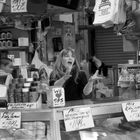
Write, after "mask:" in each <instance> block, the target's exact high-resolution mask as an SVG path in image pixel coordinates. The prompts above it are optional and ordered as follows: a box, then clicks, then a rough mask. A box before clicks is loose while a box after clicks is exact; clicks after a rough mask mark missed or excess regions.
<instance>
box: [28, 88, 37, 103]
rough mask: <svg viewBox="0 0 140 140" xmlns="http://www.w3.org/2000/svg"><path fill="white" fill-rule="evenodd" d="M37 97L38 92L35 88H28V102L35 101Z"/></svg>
mask: <svg viewBox="0 0 140 140" xmlns="http://www.w3.org/2000/svg"><path fill="white" fill-rule="evenodd" d="M38 98H39V93H38V92H37V90H36V88H33V87H32V88H31V89H30V94H29V102H36V101H37V99H38Z"/></svg>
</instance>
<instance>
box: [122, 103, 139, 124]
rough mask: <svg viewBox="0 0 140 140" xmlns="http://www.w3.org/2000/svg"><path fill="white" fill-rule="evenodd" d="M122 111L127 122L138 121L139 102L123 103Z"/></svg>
mask: <svg viewBox="0 0 140 140" xmlns="http://www.w3.org/2000/svg"><path fill="white" fill-rule="evenodd" d="M122 109H123V112H124V115H125V117H126V119H127V121H128V122H131V121H139V120H140V102H128V103H123V104H122Z"/></svg>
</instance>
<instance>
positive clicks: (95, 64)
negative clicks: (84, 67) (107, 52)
mask: <svg viewBox="0 0 140 140" xmlns="http://www.w3.org/2000/svg"><path fill="white" fill-rule="evenodd" d="M89 62H91V74H95V72H96V70H99V75H102V76H105V77H107V76H108V68H107V66H106V65H105V64H104V63H103V62H102V61H101V60H100V59H98V58H97V57H96V56H92V57H91V58H90V59H89Z"/></svg>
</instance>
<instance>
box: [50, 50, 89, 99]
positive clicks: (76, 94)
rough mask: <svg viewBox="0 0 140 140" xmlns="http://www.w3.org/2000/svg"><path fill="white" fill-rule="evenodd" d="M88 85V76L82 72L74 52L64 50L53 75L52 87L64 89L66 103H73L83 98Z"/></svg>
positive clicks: (51, 78)
mask: <svg viewBox="0 0 140 140" xmlns="http://www.w3.org/2000/svg"><path fill="white" fill-rule="evenodd" d="M86 83H87V77H86V74H85V72H84V71H80V68H79V65H78V63H77V60H76V56H75V52H74V50H73V49H71V48H67V49H63V50H62V51H61V52H60V54H59V56H58V58H57V60H56V63H55V65H54V69H53V72H52V73H51V76H50V85H51V86H53V85H54V86H62V87H64V89H65V99H66V101H72V100H80V99H82V98H83V89H84V87H85V85H86Z"/></svg>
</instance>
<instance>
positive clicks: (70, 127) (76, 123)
mask: <svg viewBox="0 0 140 140" xmlns="http://www.w3.org/2000/svg"><path fill="white" fill-rule="evenodd" d="M63 115H64V123H65V127H66V131H75V130H81V129H87V128H92V127H94V122H93V118H92V113H91V109H90V107H86V108H71V109H67V110H64V111H63Z"/></svg>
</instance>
